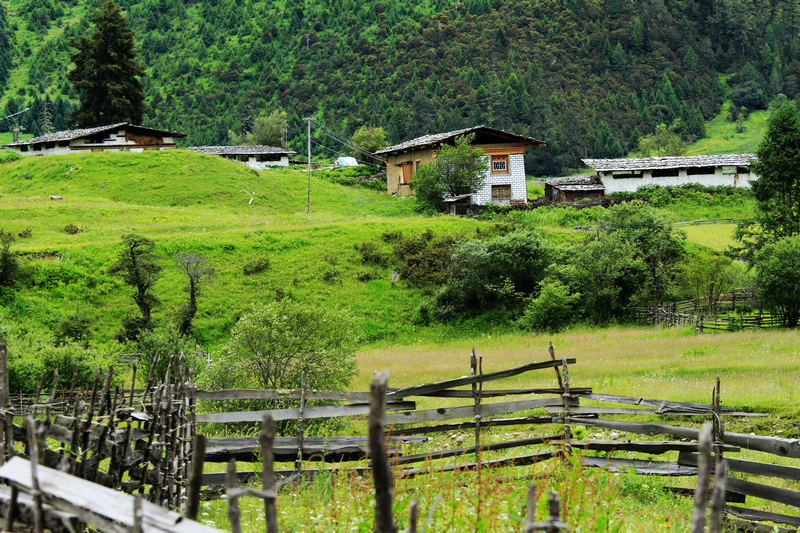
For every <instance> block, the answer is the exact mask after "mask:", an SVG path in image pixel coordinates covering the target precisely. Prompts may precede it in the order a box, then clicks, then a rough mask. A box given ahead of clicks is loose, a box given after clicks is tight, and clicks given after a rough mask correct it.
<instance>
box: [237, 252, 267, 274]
mask: <svg viewBox="0 0 800 533" xmlns="http://www.w3.org/2000/svg"><path fill="white" fill-rule="evenodd" d="M268 268H269V257H267V256H266V255H262V256H261V257H257V258H255V259H252V260H250V261H248V262H247V263H245V264H244V266H243V267H242V272H244V274H245V275H247V276H252V275H253V274H258V273H260V272H264V271H265V270H266V269H268Z"/></svg>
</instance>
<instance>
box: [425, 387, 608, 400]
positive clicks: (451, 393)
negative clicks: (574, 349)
mask: <svg viewBox="0 0 800 533" xmlns="http://www.w3.org/2000/svg"><path fill="white" fill-rule="evenodd" d="M563 392H564V389H559V388H555V389H541V388H540V389H499V390H484V391H483V392H481V396H482V397H483V398H497V397H500V396H521V395H524V394H562V393H563ZM570 392H573V393H576V394H577V393H578V392H582V393H584V394H589V393H591V392H592V389H591V387H570ZM419 396H429V397H435V398H472V391H470V390H441V391H436V392H429V393H427V394H420V395H419Z"/></svg>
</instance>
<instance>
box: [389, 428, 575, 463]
mask: <svg viewBox="0 0 800 533" xmlns="http://www.w3.org/2000/svg"><path fill="white" fill-rule="evenodd" d="M561 437H563V435H562V434H561V433H559V434H557V435H546V436H544V437H531V438H528V439H517V440H509V441H505V442H496V443H493V444H484V445H482V446H481V447H480V448H481V452H491V451H497V450H508V449H510V448H519V447H522V446H532V445H534V444H542V443H545V442H551V441H554V440H559V439H561ZM470 453H475V446H467V447H463V448H452V449H450V450H431V451H428V452H424V453H417V454H414V455H406V456H404V457H392V458H391V459H390V460H389V462H390V463H391V464H392V465H403V464H410V463H419V462H423V461H428V460H434V459H444V458H445V457H456V456H459V455H467V454H470Z"/></svg>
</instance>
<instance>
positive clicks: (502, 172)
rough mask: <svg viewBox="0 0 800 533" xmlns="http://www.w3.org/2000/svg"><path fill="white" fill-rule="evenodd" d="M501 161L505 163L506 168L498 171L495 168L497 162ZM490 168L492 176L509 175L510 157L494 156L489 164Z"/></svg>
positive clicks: (503, 155)
mask: <svg viewBox="0 0 800 533" xmlns="http://www.w3.org/2000/svg"><path fill="white" fill-rule="evenodd" d="M500 161H503V162H504V163H505V164H506V165H505V167H506V168H505V169H502V170H496V169H495V168H494V164H495V163H496V162H500ZM489 168H490V170H491V172H492V174H508V173H509V157H508V154H492V156H491V160H490V162H489Z"/></svg>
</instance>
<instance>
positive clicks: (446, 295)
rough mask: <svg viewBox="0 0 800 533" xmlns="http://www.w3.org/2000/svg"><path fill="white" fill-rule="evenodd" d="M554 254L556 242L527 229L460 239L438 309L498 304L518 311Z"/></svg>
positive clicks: (462, 310)
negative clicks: (465, 240)
mask: <svg viewBox="0 0 800 533" xmlns="http://www.w3.org/2000/svg"><path fill="white" fill-rule="evenodd" d="M554 258H555V250H554V248H553V247H552V245H551V244H549V243H548V242H547V241H545V240H543V239H542V237H541V236H540V235H539V234H537V233H534V232H531V231H527V230H518V231H514V232H512V233H509V234H507V235H503V236H500V237H494V238H491V239H487V240H484V241H479V240H473V241H467V242H464V243H461V244H460V245H458V246H457V247H456V248H455V251H454V252H453V254H452V257H451V258H450V260H449V265H450V268H449V271H448V273H447V277H446V283H445V285H444V286H443V287H442V289H441V290H440V291H439V293H438V294H437V296H436V304H435V305H436V309H435V310H434V313H435V315H436V316H437V317H438V318H440V319H446V318H449V317H452V316H454V315H456V314H459V315H460V314H474V313H475V312H480V311H486V310H488V309H491V308H497V307H499V308H503V309H506V310H508V311H510V312H512V313H513V312H517V311H518V308H519V307H520V306H521V305H522V303H523V302H524V299H525V297H527V296H528V295H530V294H532V293H534V292H535V291H536V290H537V288H538V283H539V280H541V279H542V278H543V273H544V270H545V268H546V267H547V266H548V265H549V264H550V263H551V262H552V261H553V259H554Z"/></svg>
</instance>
